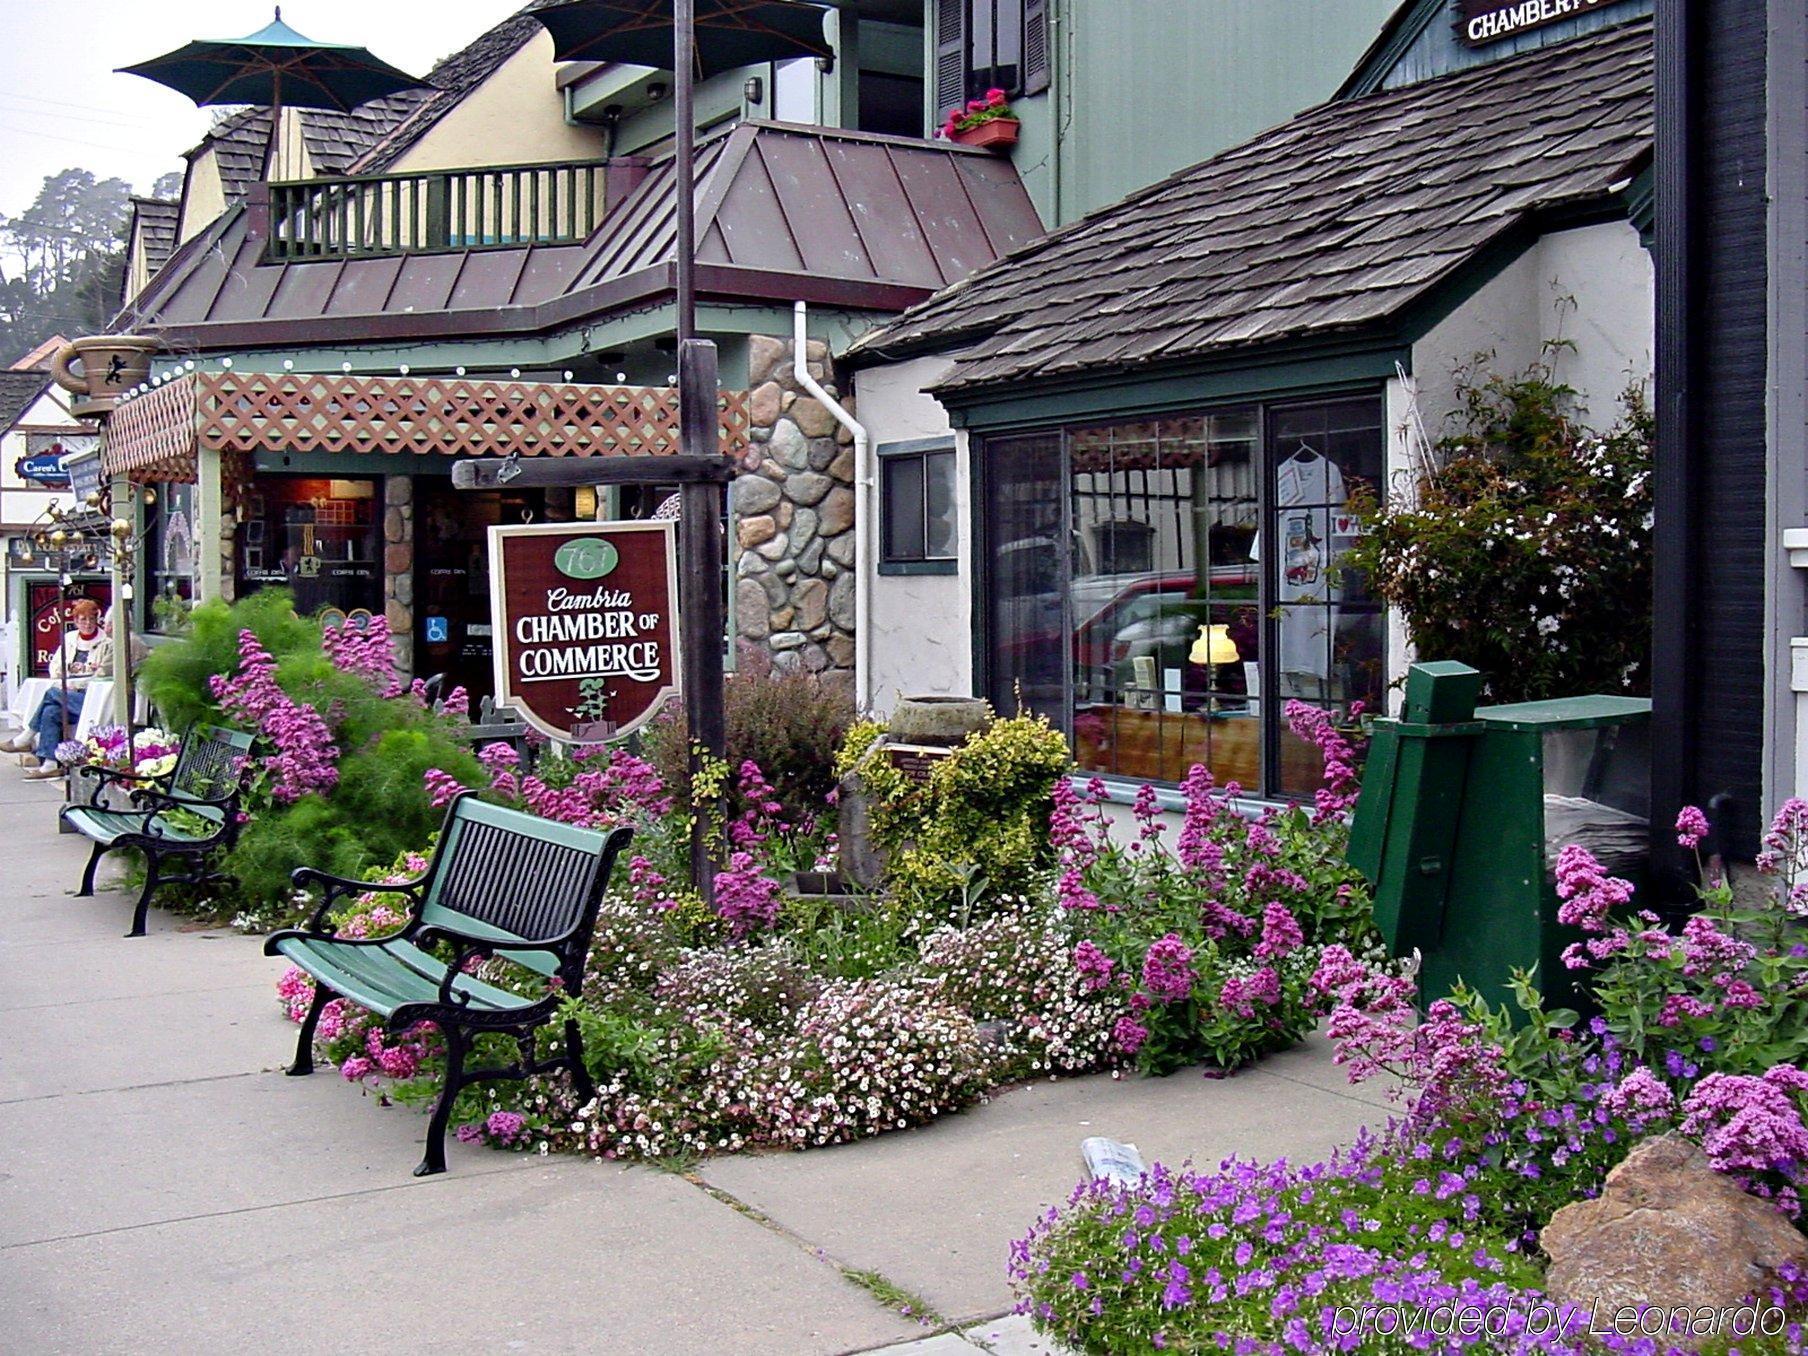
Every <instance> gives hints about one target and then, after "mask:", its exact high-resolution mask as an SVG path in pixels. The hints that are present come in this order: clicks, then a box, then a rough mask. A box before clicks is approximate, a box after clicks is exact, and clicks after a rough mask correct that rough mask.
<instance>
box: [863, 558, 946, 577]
mask: <svg viewBox="0 0 1808 1356" xmlns="http://www.w3.org/2000/svg"><path fill="white" fill-rule="evenodd" d="M878 570H879V573H880V574H884V575H916V574H959V573H960V562H959V561H958V560H882V561H880V562H879V566H878Z"/></svg>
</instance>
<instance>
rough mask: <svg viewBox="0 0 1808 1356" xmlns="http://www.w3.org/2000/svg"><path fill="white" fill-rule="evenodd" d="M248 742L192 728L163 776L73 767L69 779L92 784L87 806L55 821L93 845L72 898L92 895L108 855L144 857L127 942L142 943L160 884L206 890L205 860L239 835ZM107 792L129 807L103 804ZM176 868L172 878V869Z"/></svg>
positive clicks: (211, 875)
mask: <svg viewBox="0 0 1808 1356" xmlns="http://www.w3.org/2000/svg"><path fill="white" fill-rule="evenodd" d="M251 742H252V736H250V735H248V734H244V733H241V732H240V731H238V730H226V729H222V728H220V727H219V726H216V725H195V726H192V727H191V728H190V729H189V731H188V733H187V734H186V735H184V736H183V739H182V748H181V751H180V752H179V753H178V754H177V755H176V765H175V766H174V767H173V768H171V769H170V771H169V772H168V774H166V775H165V776H162V777H141V776H139V775H138V774H137V773H134V772H121V771H119V770H117V769H115V768H105V767H79V768H77V769H76V770H75V775H76V776H77V777H78V778H79V777H85V778H87V779H88V780H89V781H91V782H93V784H94V785H93V789H92V790H91V791H90V792H89V795H88V800H87V802H86V803H85V804H81V805H65V806H64V807H63V808H62V810H61V811H59V812H58V817H59V818H60V819H61V820H62V821H63V822H64V823H65V824H67V825H68V826H69V827H70V828H71V829H72V830H74V831H75V832H76V833H79V834H81V835H82V836H83V837H85V838H87V839H89V840H90V841H92V842H93V844H94V851H93V852H91V853H90V854H89V855H88V868H87V870H85V871H84V872H82V888H81V889H80V890H78V891H76V895H77V897H78V898H86V897H88V896H89V895H92V894H93V893H94V871H95V868H96V867H98V866H99V865H100V859H101V858H102V857H104V856H106V855H107V854H108V853H109V852H114V851H117V850H120V849H124V848H134V849H136V850H137V851H139V852H141V853H143V854H144V864H145V877H144V889H143V890H142V891H140V892H139V895H138V906H137V908H136V909H135V910H134V911H133V914H132V930H131V931H130V932H128V933H127V934H126V936H128V937H142V936H144V924H145V917H146V915H147V914H148V913H149V912H150V907H151V896H152V895H154V894H155V893H156V892H157V890H158V888H159V887H160V886H164V885H206V884H209V883H211V882H213V881H216V880H220V879H223V877H222V876H221V875H220V874H219V873H218V872H210V871H207V870H206V869H205V868H206V865H207V859H208V858H209V857H210V856H211V855H212V854H213V853H214V852H215V851H217V850H219V849H222V848H230V847H231V846H232V845H233V843H234V842H236V841H237V840H238V835H239V796H240V794H241V792H242V790H243V786H244V779H245V766H246V763H247V761H248V759H249V757H250V754H251ZM110 786H118V787H124V788H126V790H127V791H128V792H129V793H130V799H131V804H132V808H130V809H119V808H115V807H113V806H110V805H108V804H107V803H106V800H105V792H106V790H107V788H108V787H110ZM172 865H173V866H175V867H176V868H177V869H176V870H174V871H172V870H171V869H170V868H171V866H172Z"/></svg>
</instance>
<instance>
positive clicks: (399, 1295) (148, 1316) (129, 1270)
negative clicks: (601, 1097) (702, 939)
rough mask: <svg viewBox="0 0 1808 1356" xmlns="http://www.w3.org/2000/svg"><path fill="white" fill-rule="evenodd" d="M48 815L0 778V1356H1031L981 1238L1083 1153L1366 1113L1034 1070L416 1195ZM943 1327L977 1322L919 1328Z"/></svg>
mask: <svg viewBox="0 0 1808 1356" xmlns="http://www.w3.org/2000/svg"><path fill="white" fill-rule="evenodd" d="M59 798H60V790H59V788H58V787H56V786H53V785H45V784H42V783H27V782H23V781H21V780H19V779H18V778H17V777H16V775H13V773H12V770H11V769H10V768H0V844H4V845H5V846H4V848H3V849H0V863H4V869H3V872H0V879H3V880H4V883H5V887H6V889H5V892H4V893H3V894H0V1127H4V1129H3V1130H0V1333H4V1334H5V1337H4V1345H5V1347H6V1349H8V1350H13V1351H21V1352H32V1353H47V1352H84V1353H89V1352H133V1353H144V1352H164V1351H170V1352H174V1351H182V1352H200V1353H210V1352H227V1351H253V1352H257V1351H265V1350H272V1349H275V1348H277V1347H278V1346H286V1345H289V1344H292V1343H295V1342H298V1341H299V1342H300V1343H302V1344H304V1345H305V1346H307V1347H308V1348H309V1349H312V1350H317V1351H329V1352H330V1351H354V1350H355V1351H358V1352H361V1353H382V1352H426V1351H430V1350H445V1349H447V1348H448V1347H450V1348H452V1349H485V1348H501V1349H521V1350H535V1351H553V1352H563V1351H572V1352H578V1351H582V1352H660V1353H664V1352H672V1353H687V1352H697V1353H743V1352H745V1353H765V1352H772V1353H832V1352H845V1351H860V1350H868V1349H874V1348H886V1347H890V1346H892V1345H893V1344H897V1343H903V1342H911V1343H912V1345H913V1346H920V1350H922V1351H924V1352H959V1351H971V1350H975V1349H977V1347H976V1345H975V1343H976V1342H989V1343H990V1344H991V1345H993V1346H994V1348H995V1349H996V1350H997V1351H998V1352H1000V1353H1001V1354H1004V1356H1008V1354H1009V1353H1028V1352H1032V1351H1040V1350H1046V1348H1045V1347H1044V1346H1042V1344H1040V1343H1036V1342H1035V1341H1034V1340H1033V1339H1032V1338H1031V1337H1030V1336H1029V1334H1028V1329H1027V1327H1026V1326H1025V1325H1023V1324H1022V1323H1020V1322H1015V1321H1005V1322H999V1321H981V1320H996V1318H997V1316H998V1315H1001V1314H1003V1313H1004V1312H1005V1311H1006V1310H1007V1309H1008V1308H1009V1306H1010V1302H1011V1300H1010V1292H1009V1288H1008V1287H1007V1285H1006V1284H1005V1278H1004V1262H1005V1253H1006V1247H1007V1245H1008V1243H1009V1241H1010V1240H1011V1239H1012V1238H1013V1237H1016V1236H1017V1235H1019V1234H1020V1233H1021V1232H1022V1231H1023V1229H1024V1228H1025V1227H1026V1226H1027V1224H1028V1222H1029V1221H1030V1219H1031V1218H1032V1217H1033V1215H1034V1214H1035V1213H1036V1211H1037V1210H1038V1208H1039V1207H1041V1206H1042V1205H1044V1204H1046V1203H1048V1202H1051V1201H1056V1200H1060V1199H1062V1198H1064V1197H1065V1195H1066V1194H1067V1192H1068V1190H1069V1189H1070V1188H1071V1187H1072V1185H1073V1183H1074V1182H1075V1180H1076V1179H1077V1177H1078V1173H1079V1159H1078V1146H1079V1141H1080V1140H1081V1139H1082V1138H1083V1137H1085V1136H1086V1135H1089V1134H1107V1135H1112V1136H1114V1137H1117V1138H1121V1139H1129V1140H1133V1141H1135V1142H1137V1143H1138V1144H1139V1145H1140V1146H1141V1147H1142V1149H1143V1150H1144V1152H1145V1154H1146V1155H1148V1156H1149V1157H1151V1158H1155V1157H1160V1158H1163V1159H1166V1160H1168V1161H1179V1160H1180V1159H1184V1158H1188V1157H1191V1158H1193V1159H1194V1160H1196V1161H1199V1162H1207V1161H1216V1160H1217V1159H1219V1158H1221V1157H1223V1156H1225V1155H1227V1154H1232V1153H1237V1154H1243V1155H1259V1156H1262V1157H1272V1156H1276V1155H1280V1154H1289V1155H1292V1154H1302V1153H1312V1154H1318V1153H1322V1152H1323V1151H1325V1150H1327V1149H1329V1148H1330V1147H1332V1146H1333V1145H1334V1144H1337V1143H1340V1142H1345V1141H1347V1140H1348V1139H1349V1138H1351V1136H1353V1135H1354V1133H1355V1132H1356V1130H1357V1128H1358V1127H1359V1126H1361V1125H1363V1124H1365V1123H1367V1124H1378V1123H1380V1122H1381V1121H1382V1120H1384V1119H1385V1118H1386V1115H1387V1112H1386V1109H1385V1103H1384V1102H1382V1101H1381V1100H1380V1099H1379V1098H1378V1097H1375V1096H1366V1097H1365V1096H1361V1095H1357V1094H1354V1093H1352V1091H1351V1090H1349V1089H1346V1088H1345V1087H1344V1085H1343V1081H1342V1075H1341V1074H1340V1073H1338V1072H1337V1071H1336V1070H1334V1069H1332V1068H1331V1067H1330V1065H1329V1061H1328V1059H1327V1057H1326V1055H1325V1052H1324V1051H1323V1050H1322V1049H1318V1048H1308V1049H1306V1050H1303V1051H1300V1052H1296V1053H1294V1054H1291V1055H1288V1056H1284V1057H1282V1058H1281V1059H1278V1060H1272V1061H1269V1062H1268V1063H1267V1064H1265V1065H1263V1066H1262V1067H1260V1068H1259V1069H1257V1070H1254V1071H1252V1072H1250V1073H1246V1074H1243V1075H1240V1076H1238V1077H1237V1078H1234V1079H1230V1080H1227V1081H1223V1082H1212V1081H1207V1080H1205V1079H1201V1078H1198V1077H1195V1076H1186V1075H1182V1076H1178V1077H1175V1078H1172V1079H1166V1080H1160V1081H1145V1080H1134V1079H1132V1080H1125V1081H1122V1082H1114V1081H1113V1080H1110V1079H1106V1078H1092V1079H1081V1080H1074V1081H1070V1082H1064V1083H1054V1084H1039V1085H1036V1086H1033V1087H1029V1088H1024V1089H1019V1090H1015V1091H1012V1092H1009V1093H1007V1094H1004V1095H1002V1096H999V1097H996V1098H994V1099H993V1100H992V1101H991V1102H989V1103H988V1104H986V1105H984V1106H981V1107H977V1108H975V1109H974V1110H972V1111H971V1112H968V1113H966V1114H963V1115H960V1116H956V1117H951V1118H949V1119H947V1120H944V1121H942V1122H940V1123H938V1124H936V1125H933V1126H929V1127H927V1128H925V1129H922V1130H918V1131H911V1132H907V1133H902V1134H895V1135H887V1136H884V1137H882V1138H880V1139H877V1140H872V1141H868V1142H866V1143H863V1144H857V1145H849V1146H844V1147H841V1148H835V1149H828V1150H818V1151H814V1152H811V1153H807V1154H786V1155H771V1156H743V1157H738V1158H727V1159H721V1160H717V1161H713V1162H710V1163H706V1164H704V1165H703V1166H702V1168H701V1169H700V1170H699V1172H698V1173H696V1174H694V1175H693V1176H691V1177H688V1178H687V1177H678V1176H673V1175H670V1174H666V1173H662V1172H658V1171H656V1170H653V1169H650V1168H623V1167H619V1166H613V1165H603V1164H598V1163H592V1162H585V1161H574V1160H565V1159H543V1158H537V1157H527V1156H522V1155H512V1154H503V1153H496V1152H492V1151H489V1150H484V1149H479V1148H471V1147H467V1146H463V1145H457V1144H454V1145H451V1146H449V1154H450V1157H451V1167H452V1170H451V1172H450V1173H449V1174H447V1175H446V1176H443V1177H438V1178H430V1179H426V1180H416V1179H415V1178H413V1177H411V1176H410V1175H409V1173H410V1170H411V1169H412V1167H413V1166H414V1164H415V1162H416V1161H417V1160H418V1158H419V1154H420V1141H421V1134H422V1130H423V1128H424V1124H425V1121H424V1118H423V1117H422V1116H421V1115H420V1114H419V1113H417V1112H416V1111H413V1110H409V1109H403V1108H394V1107H389V1108H385V1107H383V1106H381V1105H379V1103H378V1099H377V1098H376V1097H374V1096H371V1095H361V1094H360V1092H359V1091H358V1090H357V1089H355V1088H353V1087H350V1086H348V1085H347V1084H346V1083H345V1082H344V1081H343V1080H341V1079H340V1078H339V1077H338V1076H337V1075H336V1074H334V1073H333V1072H331V1071H323V1072H322V1073H321V1074H320V1075H318V1076H316V1077H314V1078H310V1079H288V1078H284V1077H282V1076H281V1073H280V1066H281V1065H282V1064H283V1063H284V1062H286V1061H287V1059H288V1057H289V1053H290V1051H291V1050H292V1048H293V1033H294V1028H293V1027H292V1026H290V1025H289V1024H288V1023H286V1022H284V1021H283V1020H282V1018H281V1015H280V1013H279V1010H278V1008H277V1006H276V1003H275V1000H274V990H273V985H274V982H275V979H276V976H277V974H278V973H279V971H280V968H281V967H280V964H279V963H278V962H276V961H272V960H268V959H266V958H265V957H264V956H263V955H262V954H261V950H260V946H259V942H258V940H257V939H255V938H249V937H240V936H236V935H234V934H231V933H230V932H224V931H221V930H217V929H215V930H202V929H196V928H192V927H189V926H185V925H183V924H181V923H180V922H179V921H178V920H176V919H174V918H172V917H171V916H170V915H167V914H162V913H159V912H158V911H156V910H153V911H152V915H151V935H150V936H148V937H145V938H142V939H137V940H127V939H126V938H124V937H123V936H122V934H123V933H124V932H125V930H126V928H127V926H128V925H129V922H130V908H129V901H128V900H127V898H126V897H125V896H123V895H122V894H120V893H117V892H109V891H103V892H102V893H101V894H100V895H99V896H98V897H96V898H94V899H75V898H72V897H71V894H70V892H71V891H72V890H73V889H74V888H75V884H76V882H77V880H78V878H79V876H80V871H81V866H82V863H83V861H84V860H85V857H86V844H85V842H83V841H82V840H80V839H77V838H74V837H70V836H59V835H58V834H57V833H56V827H55V808H56V805H57V803H58V801H59ZM850 1274H857V1275H856V1278H855V1279H850ZM857 1281H858V1282H859V1283H857ZM875 1291H877V1292H878V1293H880V1294H883V1295H886V1296H890V1297H892V1298H893V1300H894V1302H896V1299H895V1297H896V1294H897V1293H898V1292H904V1293H907V1294H908V1295H910V1296H913V1297H915V1300H916V1303H915V1304H914V1305H913V1308H915V1307H918V1306H920V1307H922V1308H925V1309H927V1310H929V1311H930V1313H931V1314H933V1315H934V1316H935V1317H934V1319H933V1320H932V1321H931V1323H930V1325H929V1326H927V1327H925V1326H924V1325H923V1324H922V1323H920V1322H918V1321H914V1320H913V1319H911V1318H906V1317H904V1316H903V1315H902V1314H900V1313H899V1312H898V1311H897V1310H896V1309H895V1308H888V1307H886V1306H885V1305H884V1304H882V1303H881V1302H880V1300H879V1299H878V1298H876V1297H875ZM943 1321H948V1322H955V1323H958V1324H959V1325H960V1326H961V1327H970V1329H971V1331H970V1333H969V1334H968V1335H967V1336H966V1337H963V1336H961V1335H959V1334H957V1333H954V1332H947V1333H942V1334H941V1335H937V1336H930V1337H929V1339H928V1343H927V1344H919V1343H917V1342H915V1341H913V1339H922V1338H924V1337H925V1335H926V1334H933V1333H936V1332H937V1330H938V1329H939V1327H940V1325H941V1322H943Z"/></svg>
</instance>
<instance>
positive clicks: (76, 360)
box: [50, 334, 162, 416]
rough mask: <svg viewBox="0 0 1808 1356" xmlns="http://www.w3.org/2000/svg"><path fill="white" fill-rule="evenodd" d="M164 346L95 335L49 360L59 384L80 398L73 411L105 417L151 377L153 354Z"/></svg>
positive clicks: (132, 337)
mask: <svg viewBox="0 0 1808 1356" xmlns="http://www.w3.org/2000/svg"><path fill="white" fill-rule="evenodd" d="M161 347H162V345H161V344H159V343H158V342H157V341H156V340H155V339H146V338H142V337H140V336H138V335H132V334H96V335H90V336H88V337H87V338H85V339H77V340H76V341H75V342H74V343H72V344H65V345H64V346H63V347H62V348H60V349H58V350H57V353H56V356H55V357H53V358H52V359H51V360H50V375H51V377H52V378H54V379H55V381H56V384H57V385H58V386H61V387H62V388H63V389H64V390H65V391H68V392H69V393H70V394H71V395H74V396H78V397H80V399H78V400H77V401H76V403H75V405H74V406H73V407H72V409H71V412H72V413H74V414H76V415H78V416H93V415H100V414H106V413H107V412H108V411H109V410H111V409H112V408H113V407H114V405H116V404H118V403H119V398H120V397H121V396H123V395H124V394H125V393H126V392H127V391H129V390H131V389H132V388H133V387H134V386H139V385H142V384H143V383H144V382H145V381H147V380H148V379H149V378H150V375H151V355H152V354H154V353H155V352H157V350H158V349H159V348H161Z"/></svg>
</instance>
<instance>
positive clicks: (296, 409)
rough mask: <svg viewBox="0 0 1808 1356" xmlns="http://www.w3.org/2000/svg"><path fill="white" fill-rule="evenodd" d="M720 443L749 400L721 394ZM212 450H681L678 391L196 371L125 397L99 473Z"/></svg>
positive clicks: (173, 471) (188, 469) (175, 472)
mask: <svg viewBox="0 0 1808 1356" xmlns="http://www.w3.org/2000/svg"><path fill="white" fill-rule="evenodd" d="M720 408H721V414H722V423H721V448H722V454H723V455H724V456H725V457H739V456H740V455H741V454H742V453H743V452H744V451H745V450H746V446H747V430H748V414H747V395H746V392H744V391H724V392H723V393H722V397H721V401H720ZM203 450H206V451H212V452H243V453H256V452H286V453H300V454H303V455H306V454H308V453H311V452H362V453H389V454H392V455H394V454H401V453H412V454H415V455H418V456H430V455H431V456H446V457H502V456H507V455H509V454H510V453H516V454H519V455H520V456H523V457H533V456H545V457H634V456H666V455H671V454H673V453H676V452H677V451H678V450H679V442H678V392H677V389H676V388H674V387H669V386H587V385H577V384H569V383H552V382H533V381H494V380H490V379H487V378H482V377H412V376H410V377H375V376H359V375H355V374H353V375H344V376H340V375H327V374H323V373H304V372H199V373H196V374H194V375H192V376H182V377H178V378H176V379H175V380H173V381H169V382H166V383H164V384H163V385H162V386H159V387H157V388H155V389H154V390H151V391H147V392H145V393H144V394H143V395H141V396H137V397H134V398H133V399H131V400H128V401H123V402H122V403H121V404H120V405H119V406H118V407H117V408H116V409H115V410H114V411H113V415H112V418H111V420H110V422H109V425H108V429H107V451H106V458H105V471H106V474H107V475H108V476H109V477H112V476H125V477H126V478H128V479H130V480H134V481H138V482H140V483H142V482H146V481H158V480H165V481H192V480H193V479H194V478H195V466H196V463H197V460H198V455H199V453H200V452H202V451H203Z"/></svg>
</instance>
